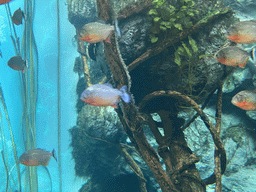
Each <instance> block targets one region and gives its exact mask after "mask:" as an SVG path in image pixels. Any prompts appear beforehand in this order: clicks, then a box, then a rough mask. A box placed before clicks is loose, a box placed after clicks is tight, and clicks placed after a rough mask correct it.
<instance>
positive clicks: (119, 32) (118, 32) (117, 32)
mask: <svg viewBox="0 0 256 192" xmlns="http://www.w3.org/2000/svg"><path fill="white" fill-rule="evenodd" d="M115 33H116V34H117V35H118V36H119V37H121V31H120V28H119V27H118V20H117V18H115Z"/></svg>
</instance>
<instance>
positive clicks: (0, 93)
mask: <svg viewBox="0 0 256 192" xmlns="http://www.w3.org/2000/svg"><path fill="white" fill-rule="evenodd" d="M0 100H1V103H2V104H3V107H4V112H5V116H6V119H7V123H8V127H9V131H10V135H11V140H12V149H13V154H14V159H15V163H16V167H17V173H18V180H19V190H20V191H21V179H20V167H19V161H18V157H17V151H16V145H15V142H14V137H13V132H12V127H11V123H10V118H9V114H8V111H7V106H6V103H5V99H4V94H3V90H2V87H1V86H0Z"/></svg>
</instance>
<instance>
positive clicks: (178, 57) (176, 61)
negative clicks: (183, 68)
mask: <svg viewBox="0 0 256 192" xmlns="http://www.w3.org/2000/svg"><path fill="white" fill-rule="evenodd" d="M174 55H175V59H174V62H175V63H176V64H177V65H178V66H180V65H181V58H180V56H179V54H178V53H177V52H176V51H175V53H174Z"/></svg>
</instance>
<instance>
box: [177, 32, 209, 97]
mask: <svg viewBox="0 0 256 192" xmlns="http://www.w3.org/2000/svg"><path fill="white" fill-rule="evenodd" d="M174 56H175V57H174V62H175V63H176V64H177V65H178V66H179V74H180V78H181V79H183V81H182V83H181V84H179V85H178V90H179V91H180V92H182V93H184V94H186V95H189V96H190V97H192V98H195V99H196V98H197V97H198V96H199V95H201V94H203V93H204V92H205V85H206V84H207V82H208V79H207V77H205V76H203V75H202V74H201V75H200V73H199V74H198V68H200V67H201V65H202V61H200V60H201V58H203V57H206V56H209V55H200V54H199V49H198V47H197V45H196V41H195V40H194V39H193V38H192V37H191V36H188V43H185V42H183V41H181V45H180V46H178V48H176V50H175V52H174ZM199 76H200V77H199Z"/></svg>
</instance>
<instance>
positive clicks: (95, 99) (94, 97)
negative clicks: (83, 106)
mask: <svg viewBox="0 0 256 192" xmlns="http://www.w3.org/2000/svg"><path fill="white" fill-rule="evenodd" d="M126 91H127V86H126V85H125V86H123V87H122V88H121V89H120V90H118V89H115V88H113V86H112V85H111V84H109V83H105V84H96V85H92V86H90V87H88V88H87V89H85V90H84V92H83V93H82V94H81V97H80V99H81V100H82V101H84V102H85V103H88V104H89V105H93V106H101V107H107V106H111V107H114V108H117V104H118V102H119V100H120V98H122V100H123V101H124V102H125V103H129V102H130V100H131V98H130V95H129V94H128V93H127V92H126Z"/></svg>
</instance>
